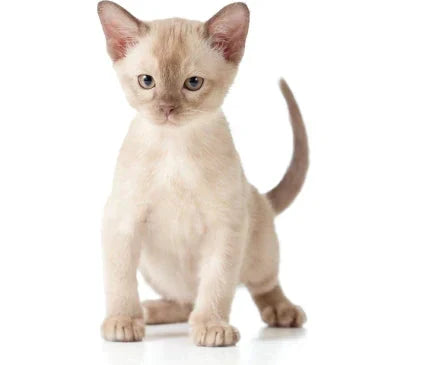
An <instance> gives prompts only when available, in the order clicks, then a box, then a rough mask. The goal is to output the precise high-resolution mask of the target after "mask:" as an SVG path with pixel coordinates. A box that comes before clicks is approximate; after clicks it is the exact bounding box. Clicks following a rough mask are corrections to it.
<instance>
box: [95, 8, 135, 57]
mask: <svg viewBox="0 0 432 365" xmlns="http://www.w3.org/2000/svg"><path fill="white" fill-rule="evenodd" d="M98 14H99V18H100V21H101V23H102V28H103V31H104V33H105V38H106V41H107V49H108V53H109V55H110V56H111V58H112V60H113V61H117V60H119V59H121V58H123V57H124V56H126V52H127V49H128V48H129V47H131V46H133V45H135V44H136V43H137V42H138V36H139V34H140V28H142V26H141V24H142V23H141V22H140V21H139V20H138V19H137V18H135V17H134V16H133V15H132V14H131V13H129V12H128V11H127V10H125V9H123V8H122V7H121V6H120V5H117V4H116V3H113V2H112V1H101V2H100V3H99V4H98Z"/></svg>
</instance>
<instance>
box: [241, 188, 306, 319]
mask: <svg viewBox="0 0 432 365" xmlns="http://www.w3.org/2000/svg"><path fill="white" fill-rule="evenodd" d="M255 205H256V209H257V211H259V212H260V214H259V215H257V217H258V218H257V219H256V221H255V224H256V225H255V227H254V230H253V232H252V235H251V239H250V242H249V247H248V250H247V257H246V262H245V265H244V268H243V272H242V282H243V283H244V284H245V285H246V286H247V288H248V289H249V291H250V293H251V295H252V298H253V300H254V302H255V304H256V305H257V307H258V310H259V311H260V314H261V318H262V320H263V321H264V322H265V323H267V324H268V325H269V326H273V327H301V326H302V325H303V323H304V322H306V315H305V314H304V312H303V310H302V309H301V308H300V307H299V306H296V305H294V304H293V303H291V302H290V301H289V300H288V298H287V297H286V296H285V294H284V293H283V291H282V289H281V287H280V285H279V282H278V274H279V242H278V239H277V236H276V232H275V229H274V224H273V215H272V214H271V211H270V210H269V207H268V204H267V203H266V202H265V201H264V200H263V199H260V198H259V196H258V195H257V199H256V200H255Z"/></svg>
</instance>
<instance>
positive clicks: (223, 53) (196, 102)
mask: <svg viewBox="0 0 432 365" xmlns="http://www.w3.org/2000/svg"><path fill="white" fill-rule="evenodd" d="M99 14H100V17H101V21H102V25H103V27H104V31H105V35H106V38H107V44H108V51H109V53H110V55H111V57H112V59H113V60H114V67H115V69H116V71H117V73H118V75H119V79H120V82H121V84H122V86H123V89H124V91H125V93H126V96H127V99H128V101H129V103H130V104H131V105H132V106H133V107H134V108H135V109H136V110H137V111H139V112H140V113H142V114H143V115H145V116H146V119H148V120H150V121H151V122H153V123H156V124H163V125H182V124H186V123H187V122H188V121H191V120H194V119H198V118H199V117H200V116H203V115H204V114H205V113H211V112H213V111H215V110H217V109H218V108H219V107H220V106H221V104H222V102H223V99H224V97H225V95H226V93H227V91H228V88H229V87H230V85H231V83H232V81H233V79H234V77H235V74H236V72H237V66H238V63H239V62H240V60H241V57H242V55H243V50H244V43H245V39H246V34H247V28H248V20H249V13H248V10H247V7H246V6H245V5H244V4H239V3H236V4H232V5H229V6H227V7H225V8H224V9H222V10H221V11H220V12H219V13H218V14H216V15H215V16H214V17H213V18H211V19H210V20H209V21H208V22H207V23H201V22H196V21H189V20H184V19H167V20H158V21H153V22H145V23H143V22H141V21H138V20H137V19H136V18H134V17H133V16H132V15H130V14H129V13H127V12H126V11H125V10H124V9H122V8H120V7H119V6H118V5H115V4H114V3H111V2H106V1H104V2H101V3H100V4H99Z"/></svg>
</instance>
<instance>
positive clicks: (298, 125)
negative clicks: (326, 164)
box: [266, 79, 309, 214]
mask: <svg viewBox="0 0 432 365" xmlns="http://www.w3.org/2000/svg"><path fill="white" fill-rule="evenodd" d="M279 87H280V89H281V91H282V95H283V96H284V98H285V100H286V103H287V105H288V110H289V114H290V118H291V126H292V129H293V135H294V153H293V157H292V159H291V163H290V165H289V167H288V170H287V171H286V173H285V175H284V177H283V178H282V180H281V181H280V182H279V184H278V185H277V186H276V187H275V188H273V189H272V190H270V191H269V192H268V193H267V194H266V196H267V198H268V199H269V200H270V203H271V205H272V207H273V209H274V211H275V212H276V214H279V213H281V212H282V211H283V210H285V209H286V208H287V207H288V206H289V205H290V204H291V203H292V202H293V200H294V199H295V197H296V196H297V194H298V193H299V192H300V190H301V188H302V186H303V183H304V181H305V178H306V172H307V170H308V166H309V149H308V139H307V134H306V129H305V125H304V123H303V118H302V116H301V113H300V109H299V107H298V105H297V102H296V100H295V98H294V95H293V93H292V91H291V89H290V88H289V87H288V84H287V83H286V81H285V80H284V79H281V80H280V82H279Z"/></svg>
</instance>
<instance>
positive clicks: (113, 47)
mask: <svg viewBox="0 0 432 365" xmlns="http://www.w3.org/2000/svg"><path fill="white" fill-rule="evenodd" d="M104 29H105V35H106V38H107V45H108V52H109V54H110V56H111V58H112V59H113V61H117V60H119V59H121V58H123V57H125V56H126V52H127V49H128V48H130V47H132V46H134V45H135V44H136V43H137V42H138V40H137V36H134V34H133V33H132V34H127V33H122V32H121V31H120V29H119V26H118V25H116V24H114V23H108V24H105V26H104Z"/></svg>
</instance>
